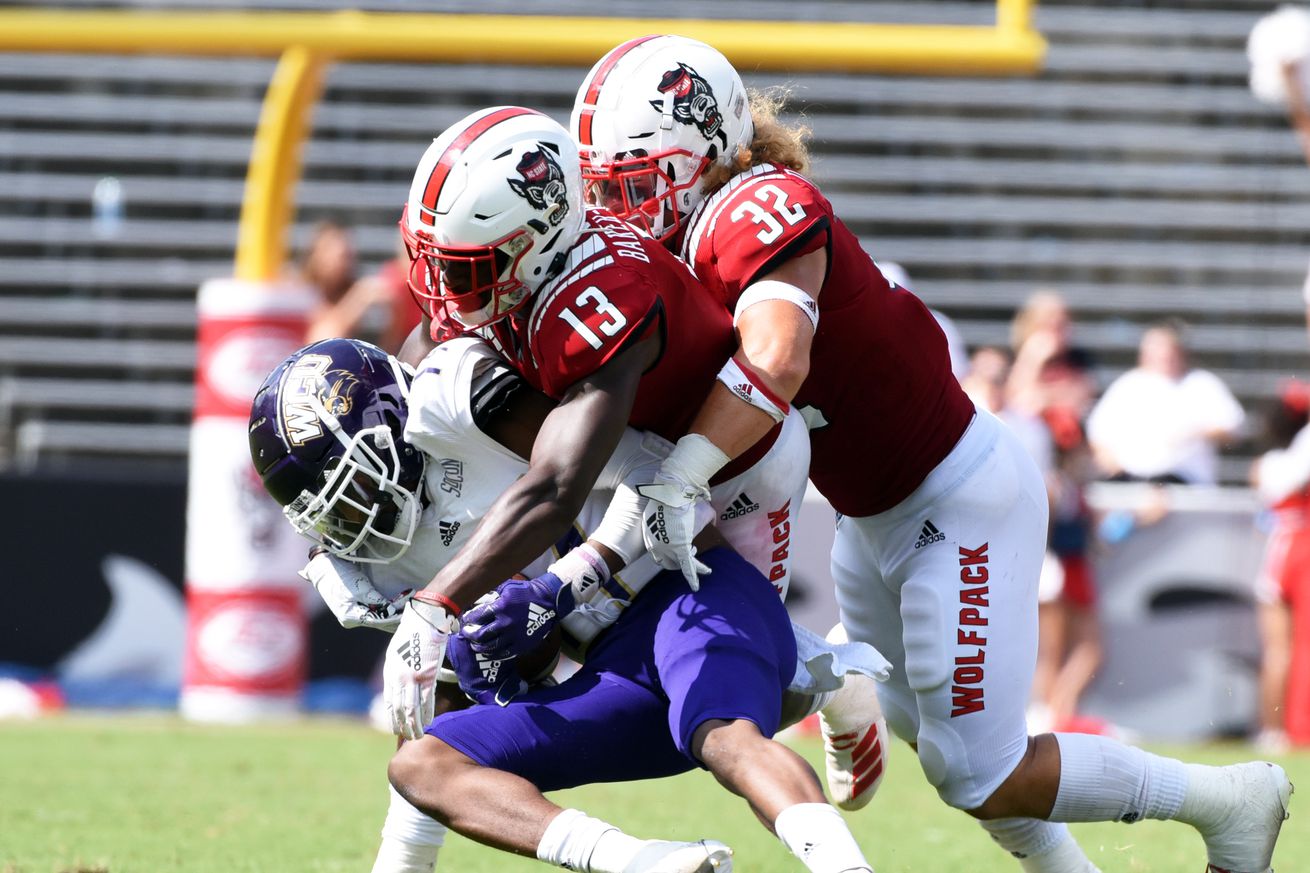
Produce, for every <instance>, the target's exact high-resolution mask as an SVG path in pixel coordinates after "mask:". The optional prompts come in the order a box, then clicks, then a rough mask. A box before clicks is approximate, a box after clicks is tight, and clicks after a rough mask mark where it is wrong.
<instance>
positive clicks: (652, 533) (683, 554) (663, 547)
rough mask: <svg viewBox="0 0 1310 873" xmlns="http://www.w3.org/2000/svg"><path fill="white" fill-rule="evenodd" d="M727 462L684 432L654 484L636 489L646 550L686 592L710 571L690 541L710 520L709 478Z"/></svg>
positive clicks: (711, 445) (713, 448) (714, 448)
mask: <svg viewBox="0 0 1310 873" xmlns="http://www.w3.org/2000/svg"><path fill="white" fill-rule="evenodd" d="M728 460H729V458H728V456H727V455H725V454H724V453H723V452H722V451H720V449H719V447H718V446H716V445H714V443H712V442H710V441H709V440H708V439H706V438H705V437H703V436H701V435H700V434H698V433H689V434H687V435H686V436H684V437H683V438H682V439H680V440H678V444H677V445H676V446H674V448H673V452H672V453H671V454H670V455H669V456H668V457H667V458H665V460H664V463H663V464H661V465H660V469H659V472H658V473H656V474H655V481H654V482H653V483H652V484H650V485H638V486H637V493H638V494H640V495H641V496H642V497H645V498H647V501H648V502H647V503H646V508H645V510H644V511H643V513H642V516H643V519H644V521H645V524H644V526H643V528H642V535H643V537H644V539H645V541H646V551H648V552H650V556H651V557H652V558H654V559H655V563H657V564H659V565H660V566H661V567H663V568H664V569H665V570H674V569H680V570H682V575H683V576H684V577H685V578H686V580H687V584H688V585H689V586H691V590H692V591H699V590H700V578H699V575H698V574H700V573H705V574H708V573H709V572H710V568H709V567H707V566H705V564H703V563H701V562H700V561H698V560H696V547H695V546H693V545H692V544H691V541H692V540H693V539H695V538H696V534H697V533H699V532H700V530H701V528H703V527H705V525H707V524H709V523H710V521H712V520H713V519H714V509H713V507H711V506H710V505H709V500H710V484H709V483H710V477H711V476H713V475H714V474H715V473H717V472H718V471H719V470H720V469H721V468H722V467H723V465H724V464H726V463H728Z"/></svg>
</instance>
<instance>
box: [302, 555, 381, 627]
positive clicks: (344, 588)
mask: <svg viewBox="0 0 1310 873" xmlns="http://www.w3.org/2000/svg"><path fill="white" fill-rule="evenodd" d="M299 575H300V578H301V579H304V580H305V581H306V582H308V583H309V584H310V585H313V586H314V590H315V591H317V592H318V596H319V597H321V598H323V602H324V603H326V604H327V608H328V609H329V610H330V611H331V612H332V614H333V615H334V616H336V619H337V621H338V622H339V623H340V624H341V626H342V627H346V628H350V627H371V628H376V629H377V630H380V631H385V632H386V633H391V632H392V631H394V630H395V629H396V627H397V626H398V625H399V624H400V614H401V612H402V610H403V609H404V603H403V601H398V602H396V603H393V602H392V601H390V600H388V599H387V598H386V597H384V596H383V594H382V592H380V591H378V590H377V589H376V588H374V587H373V583H372V582H371V581H369V577H368V573H367V572H366V571H365V570H364V568H363V567H361V566H360V565H358V564H352V563H351V562H350V561H347V560H345V559H344V558H338V557H337V556H336V555H333V554H330V553H329V552H328V551H327V549H324V548H323V547H322V546H315V547H314V548H313V549H311V550H310V552H309V563H308V564H306V565H305V566H304V569H302V570H301V571H300V574H299Z"/></svg>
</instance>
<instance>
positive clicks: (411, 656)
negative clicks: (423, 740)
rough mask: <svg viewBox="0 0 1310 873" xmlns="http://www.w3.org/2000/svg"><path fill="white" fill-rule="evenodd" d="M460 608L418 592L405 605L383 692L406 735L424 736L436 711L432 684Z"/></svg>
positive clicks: (396, 726) (394, 726) (395, 725)
mask: <svg viewBox="0 0 1310 873" xmlns="http://www.w3.org/2000/svg"><path fill="white" fill-rule="evenodd" d="M425 595H426V597H425ZM420 598H424V599H420ZM443 600H444V601H445V604H444V605H443V604H442V603H440V602H439V601H443ZM448 607H449V608H448ZM456 612H457V611H456V610H455V609H454V604H453V603H451V602H450V601H449V600H446V599H445V598H443V597H441V596H440V595H431V594H429V593H428V592H425V591H420V592H418V594H416V595H414V597H413V598H412V599H411V600H410V601H409V603H408V604H406V606H405V611H404V613H403V614H402V615H401V616H400V624H399V626H398V627H397V628H396V632H395V633H394V634H393V635H392V637H391V643H390V645H388V646H387V656H386V660H385V661H384V662H383V664H382V685H383V689H382V694H383V698H384V699H385V700H386V702H387V715H388V716H389V717H390V719H391V730H392V732H394V733H395V734H397V735H399V736H402V737H405V738H406V739H410V740H415V739H418V738H419V737H421V736H423V730H424V729H425V728H426V727H427V726H428V723H429V722H431V721H432V718H433V716H434V715H435V713H436V689H435V687H434V686H435V684H436V678H437V671H438V670H439V669H440V668H441V662H442V659H443V658H444V657H445V654H446V647H447V645H448V644H449V641H450V637H451V635H452V634H454V633H456V632H457V631H458V630H459V620H458V618H456V615H455V613H456Z"/></svg>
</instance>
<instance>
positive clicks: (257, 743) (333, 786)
mask: <svg viewBox="0 0 1310 873" xmlns="http://www.w3.org/2000/svg"><path fill="white" fill-rule="evenodd" d="M796 745H797V748H799V749H800V750H801V751H802V753H803V754H805V755H806V756H807V757H808V758H809V759H810V760H811V761H812V762H814V763H815V765H816V766H817V767H821V763H820V762H821V751H820V747H819V743H818V741H817V740H815V739H802V740H799V741H798V742H797V743H796ZM392 747H393V746H392V741H391V739H390V738H389V737H387V736H384V735H382V734H380V733H377V732H376V731H373V730H371V729H369V728H367V727H365V726H363V725H362V724H360V723H358V722H346V721H327V720H313V721H304V722H297V723H294V724H290V725H281V726H260V727H249V728H218V727H203V726H197V725H191V724H186V723H183V722H181V721H179V720H177V719H175V718H172V717H169V716H166V715H149V716H122V717H101V716H78V715H73V716H66V717H62V718H55V719H48V720H44V721H37V722H24V723H0V871H2V873H56V871H97V873H101V871H103V873H163V871H170V873H171V871H177V873H211V871H212V873H219V871H222V873H255V871H259V873H296V871H313V873H338V871H367V870H369V869H370V866H371V864H372V859H373V851H374V849H375V848H376V843H377V832H378V828H379V827H380V825H381V822H382V817H383V815H384V813H385V809H386V790H385V764H386V760H387V758H388V756H389V753H390V750H391V748H392ZM1158 751H1163V752H1166V753H1169V754H1176V755H1179V756H1180V757H1186V758H1188V759H1190V760H1196V761H1204V762H1207V763H1229V762H1233V761H1238V760H1243V759H1246V758H1249V757H1250V756H1251V755H1250V751H1249V749H1247V748H1245V747H1242V746H1237V745H1231V746H1229V745H1225V746H1207V747H1203V748H1188V749H1160V750H1158ZM636 753H637V754H640V751H639V750H637V752H636ZM1280 762H1281V763H1282V764H1283V765H1284V766H1286V767H1287V768H1288V771H1289V773H1291V775H1292V779H1293V781H1299V782H1300V783H1301V784H1302V785H1303V786H1310V754H1307V753H1301V754H1297V755H1292V756H1288V757H1286V758H1284V759H1281V761H1280ZM1303 791H1304V789H1303ZM555 799H556V800H557V801H559V802H561V803H564V804H565V805H571V806H578V807H580V808H583V809H585V810H587V811H588V812H590V813H592V814H594V815H597V816H600V817H603V818H606V819H608V820H609V821H612V822H613V823H615V824H617V825H619V826H621V827H624V828H626V829H627V830H628V831H629V832H630V833H632V834H634V835H638V836H647V837H655V836H659V837H667V838H683V839H692V838H699V837H714V838H716V839H721V840H724V841H725V842H727V843H729V844H730V845H732V846H733V847H734V849H736V853H737V855H736V869H738V870H740V871H743V873H772V871H796V870H801V869H802V868H801V866H800V864H799V863H798V862H797V861H795V860H794V859H792V858H791V856H790V855H788V854H787V852H786V851H785V850H784V849H783V848H782V847H781V845H780V844H779V843H778V842H777V841H776V840H775V839H774V838H773V837H771V836H770V835H768V834H767V833H766V832H765V831H764V830H763V829H762V828H761V827H760V826H759V825H758V824H757V823H756V821H755V819H754V817H753V816H752V815H751V814H750V812H749V811H748V810H747V808H746V805H745V804H744V803H743V802H741V801H739V800H738V799H736V798H734V797H731V796H730V795H728V794H727V793H726V792H724V791H723V790H722V789H720V788H719V787H718V786H717V785H716V784H715V783H714V781H713V779H712V778H710V777H709V776H708V775H707V774H705V773H701V772H697V773H691V774H687V775H685V776H682V777H679V778H677V779H670V780H665V781H662V782H648V783H630V784H624V785H616V786H599V787H591V788H585V789H579V790H576V791H571V792H564V793H562V794H560V795H557V796H556V798H555ZM1292 812H1293V817H1292V819H1291V821H1289V822H1288V823H1287V825H1286V826H1285V827H1284V829H1283V837H1282V840H1281V842H1280V844H1279V849H1278V853H1277V855H1276V856H1275V858H1274V865H1275V868H1276V869H1277V870H1278V871H1279V873H1301V871H1305V870H1310V827H1308V826H1307V825H1306V822H1307V821H1310V808H1307V809H1306V810H1298V809H1297V806H1296V803H1295V801H1294V802H1293V806H1292ZM848 819H849V821H850V822H851V826H852V828H853V830H854V832H855V835H856V837H857V838H858V839H859V841H860V844H861V845H862V846H863V847H864V850H865V852H866V854H867V855H868V857H869V859H870V860H871V861H872V862H873V863H874V865H875V867H876V869H877V870H878V873H924V871H966V870H967V871H969V873H991V871H998V873H1000V871H1005V873H1017V870H1018V866H1017V865H1016V864H1015V863H1014V862H1013V861H1011V860H1009V859H1008V858H1006V857H1005V856H1004V855H1002V853H1001V852H1000V851H999V850H998V849H996V848H995V847H994V846H993V845H992V844H991V841H990V840H989V839H987V837H986V836H985V835H984V834H983V832H982V831H981V829H979V828H978V827H977V826H976V825H975V824H973V823H972V822H971V821H969V820H968V819H967V818H966V817H965V816H964V815H963V814H961V813H958V812H953V811H951V810H949V809H947V808H946V807H945V806H944V805H942V804H941V803H940V802H939V801H938V800H937V798H936V795H935V794H934V793H933V792H932V790H931V789H929V788H928V787H927V785H926V784H925V783H924V782H923V780H922V777H921V776H920V774H919V771H918V767H917V762H916V761H915V760H914V759H913V758H912V757H911V755H910V754H909V750H908V749H907V748H906V747H904V746H898V747H897V748H895V749H894V750H893V758H892V761H891V769H890V770H889V774H888V776H887V779H886V781H885V783H884V785H883V788H882V791H881V793H880V794H879V796H878V797H877V798H876V799H875V800H874V802H873V804H871V805H870V807H868V808H867V809H865V810H863V811H861V812H859V813H854V814H851V815H849V816H848ZM1075 834H1076V835H1077V836H1078V837H1079V839H1080V841H1081V842H1082V844H1083V845H1084V847H1086V849H1087V851H1088V852H1089V854H1090V855H1091V857H1092V859H1093V860H1094V861H1095V862H1096V863H1097V865H1098V866H1100V867H1101V869H1102V870H1104V871H1105V873H1129V871H1131V873H1199V871H1200V870H1201V869H1202V868H1203V867H1204V860H1203V858H1204V854H1203V850H1202V846H1201V842H1200V839H1199V838H1198V837H1197V836H1195V834H1194V833H1193V832H1192V831H1191V830H1190V829H1189V828H1187V827H1185V826H1183V825H1177V824H1169V823H1160V822H1143V823H1140V824H1136V825H1133V826H1131V827H1129V826H1125V825H1112V824H1107V825H1075ZM440 869H441V870H443V871H447V873H452V871H459V873H493V871H495V873H500V871H511V873H512V871H531V870H545V869H548V868H546V867H545V866H544V865H542V864H539V863H538V862H536V861H531V860H526V859H520V858H514V857H510V856H508V855H502V854H500V853H498V852H494V851H492V850H490V849H486V848H483V847H481V846H478V845H476V844H473V843H470V842H469V841H467V840H465V839H463V838H461V837H457V836H452V837H451V838H450V839H449V840H448V841H447V845H446V848H445V849H444V850H443V852H442V856H441V867H440Z"/></svg>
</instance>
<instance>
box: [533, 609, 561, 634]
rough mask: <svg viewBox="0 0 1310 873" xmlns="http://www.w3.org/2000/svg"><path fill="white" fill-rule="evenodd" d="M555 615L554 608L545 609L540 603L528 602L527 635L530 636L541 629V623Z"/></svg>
mask: <svg viewBox="0 0 1310 873" xmlns="http://www.w3.org/2000/svg"><path fill="white" fill-rule="evenodd" d="M554 617H555V610H553V609H547V608H546V607H544V606H542V605H541V604H540V603H529V604H528V629H527V635H528V636H532V635H533V634H535V633H536V632H537V631H539V630H541V627H542V625H544V624H545V623H546V622H548V621H550V620H551V619H552V618H554Z"/></svg>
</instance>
